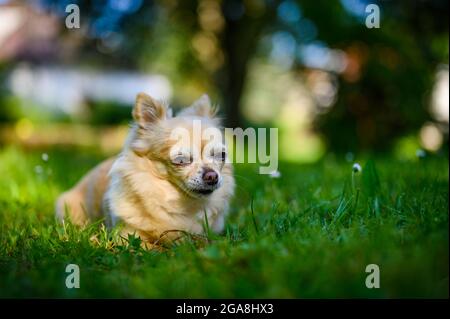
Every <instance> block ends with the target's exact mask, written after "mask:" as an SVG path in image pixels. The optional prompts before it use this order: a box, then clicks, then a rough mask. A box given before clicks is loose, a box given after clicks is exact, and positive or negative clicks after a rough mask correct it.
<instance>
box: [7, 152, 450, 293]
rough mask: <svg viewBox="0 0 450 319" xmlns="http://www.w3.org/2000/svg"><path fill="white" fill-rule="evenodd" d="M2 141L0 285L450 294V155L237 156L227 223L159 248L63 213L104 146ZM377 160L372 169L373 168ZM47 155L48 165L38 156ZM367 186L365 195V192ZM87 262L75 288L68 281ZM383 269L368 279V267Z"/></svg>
mask: <svg viewBox="0 0 450 319" xmlns="http://www.w3.org/2000/svg"><path fill="white" fill-rule="evenodd" d="M48 155H49V159H48V161H43V160H42V158H41V154H40V153H38V152H25V151H21V150H18V149H14V148H9V149H4V150H1V151H0V175H1V176H2V178H1V179H0V272H1V274H2V275H1V276H0V296H1V297H62V298H68V297H151V298H152V297H382V298H386V297H439V298H444V297H448V257H449V256H448V252H449V250H448V249H449V247H448V159H446V158H437V157H428V158H426V159H425V160H423V161H418V162H398V161H395V160H392V159H391V158H374V159H373V160H371V161H367V162H366V161H361V164H365V165H363V170H362V172H360V173H358V174H356V175H355V180H354V187H349V185H350V182H351V178H352V167H351V164H349V163H347V162H345V161H341V160H338V161H336V160H334V159H333V158H332V157H329V158H327V159H326V160H324V161H323V162H321V163H318V164H314V165H308V166H297V165H293V164H286V163H281V166H280V171H281V174H282V176H281V178H279V179H271V178H269V177H268V176H263V175H258V174H257V172H258V169H257V167H255V166H253V165H237V167H236V180H237V190H236V193H237V195H236V196H235V199H234V201H233V203H232V205H231V214H230V217H229V218H228V220H227V224H226V230H225V232H224V234H222V235H219V236H217V235H213V234H208V233H209V231H208V229H209V225H208V223H205V232H206V233H207V235H208V238H207V240H206V241H205V240H203V239H202V237H198V238H197V237H189V236H187V237H186V239H187V240H186V241H184V242H178V243H176V244H174V245H173V246H172V247H168V248H166V249H162V250H161V251H156V250H152V251H148V250H145V249H143V248H142V247H141V244H140V240H139V238H136V237H135V236H129V237H128V238H126V239H123V240H118V235H117V232H118V230H114V231H113V232H108V231H107V230H106V229H105V228H104V227H102V225H101V224H100V223H97V224H93V225H91V226H89V227H87V228H86V229H84V230H80V229H78V228H77V227H74V226H73V225H70V224H65V225H58V224H57V223H56V222H55V220H54V217H53V203H54V200H55V198H56V196H57V195H58V193H59V192H61V191H63V190H65V189H67V188H68V187H71V186H72V185H73V184H74V183H75V182H76V181H77V180H78V179H79V178H80V176H82V174H84V173H85V172H86V171H87V170H89V169H90V168H91V167H92V166H93V165H94V164H95V163H97V162H98V161H100V160H101V155H98V154H92V153H87V152H80V151H77V150H72V151H70V150H66V151H61V150H59V151H58V150H52V151H49V152H48ZM375 163H376V168H375ZM37 166H39V167H41V169H36V167H37ZM359 189H361V192H360V195H359V199H358V198H357V197H358V191H359ZM69 263H75V264H78V265H79V266H80V276H81V281H80V285H81V288H80V289H67V288H66V287H65V285H64V282H65V278H66V275H67V274H66V273H65V267H66V265H67V264H69ZM371 263H375V264H378V265H379V266H380V270H381V288H380V289H367V288H366V287H365V285H364V282H365V277H366V275H367V274H366V273H365V267H366V265H367V264H371Z"/></svg>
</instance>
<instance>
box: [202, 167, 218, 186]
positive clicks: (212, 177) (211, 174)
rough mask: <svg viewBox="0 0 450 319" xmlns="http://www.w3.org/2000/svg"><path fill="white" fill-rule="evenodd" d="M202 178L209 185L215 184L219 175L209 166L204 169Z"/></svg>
mask: <svg viewBox="0 0 450 319" xmlns="http://www.w3.org/2000/svg"><path fill="white" fill-rule="evenodd" d="M202 178H203V181H204V182H205V183H206V184H208V185H210V186H214V185H216V184H217V182H218V181H219V175H218V174H217V173H216V171H215V170H213V169H210V168H208V169H205V170H204V172H203V176H202Z"/></svg>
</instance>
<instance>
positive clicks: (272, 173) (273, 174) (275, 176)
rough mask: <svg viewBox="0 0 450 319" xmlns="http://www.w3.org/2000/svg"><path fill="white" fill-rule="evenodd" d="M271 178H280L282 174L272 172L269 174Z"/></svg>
mask: <svg viewBox="0 0 450 319" xmlns="http://www.w3.org/2000/svg"><path fill="white" fill-rule="evenodd" d="M269 176H270V178H280V177H281V173H280V171H272V172H270V174H269Z"/></svg>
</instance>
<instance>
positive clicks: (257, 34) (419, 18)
mask: <svg viewBox="0 0 450 319" xmlns="http://www.w3.org/2000/svg"><path fill="white" fill-rule="evenodd" d="M71 2H75V3H78V4H79V6H80V8H81V12H82V18H81V24H82V26H83V28H84V29H83V32H84V33H81V34H84V37H83V39H81V40H80V38H79V36H80V33H76V32H73V31H69V30H66V31H65V35H66V36H67V38H71V39H72V41H73V42H75V43H80V42H81V43H82V45H81V46H80V47H79V50H78V53H77V54H76V59H78V60H79V61H80V62H81V63H86V64H89V65H92V64H99V65H103V66H106V67H108V66H110V65H114V66H115V67H117V66H123V67H127V68H136V69H142V70H145V71H153V72H162V73H164V74H166V75H168V76H169V77H170V79H171V81H172V83H173V84H174V86H175V100H176V101H175V102H177V99H179V100H183V101H185V100H189V99H192V98H193V96H192V95H193V93H192V92H197V93H199V92H201V91H202V90H206V91H208V92H210V93H211V94H212V95H213V96H214V97H216V98H219V100H221V102H222V104H223V106H224V109H225V112H226V119H227V121H228V122H227V125H228V126H232V127H233V126H242V124H243V118H242V115H241V112H240V109H241V96H242V93H243V90H244V86H245V82H246V77H247V72H248V65H249V62H250V61H251V60H252V58H254V57H255V56H259V57H264V58H266V59H268V56H269V55H270V54H269V53H270V52H271V50H272V49H273V48H271V47H270V45H269V46H267V45H266V44H267V43H266V44H264V43H263V42H264V41H265V39H267V38H273V37H275V36H279V35H280V34H282V37H284V39H285V40H286V39H287V42H288V44H289V43H293V44H292V45H293V48H294V51H293V61H292V63H291V64H290V65H289V68H290V69H291V70H295V71H297V72H299V73H301V74H304V73H305V71H306V69H311V68H312V66H310V65H308V64H307V63H305V60H304V57H303V56H302V54H300V53H299V51H300V50H301V48H302V46H304V45H308V44H312V43H317V42H318V41H320V43H321V44H323V45H324V46H325V47H328V48H332V49H340V50H342V51H343V52H344V53H345V55H346V57H347V66H346V68H345V69H344V70H343V71H342V72H335V71H330V70H327V71H326V72H331V73H335V74H334V75H335V76H336V78H337V79H338V81H337V83H338V88H339V91H338V95H337V100H336V101H335V104H334V105H333V106H332V107H330V108H328V109H326V110H322V111H323V112H322V113H321V114H320V115H319V116H318V117H317V119H316V122H315V124H316V128H317V129H318V130H320V131H321V132H323V133H324V134H323V135H324V136H325V138H326V139H327V140H328V144H329V146H330V147H331V148H333V149H336V150H342V151H347V150H355V149H386V148H389V147H390V146H391V145H392V143H391V142H393V141H394V140H395V138H396V137H398V136H402V135H404V134H409V133H411V132H414V131H417V129H418V128H419V127H420V126H421V125H422V124H423V123H424V122H425V121H427V120H429V119H430V118H431V116H430V112H429V108H428V104H429V100H430V94H431V88H432V85H433V81H434V74H435V72H436V69H437V66H438V65H439V64H440V63H445V64H448V2H447V1H446V0H434V1H411V2H403V1H401V2H394V1H370V2H375V3H377V4H378V5H379V6H380V8H381V28H379V29H368V28H366V26H365V24H364V20H365V17H366V16H367V13H366V12H365V7H366V5H367V4H369V1H366V0H341V1H325V0H316V1H306V0H278V1H277V0H243V1H239V0H222V1H215V0H198V1H197V0H184V1H176V0H166V1H163V0H152V1H145V2H144V1H142V0H130V1H119V0H110V1H106V0H104V1H95V2H93V1H87V0H79V1H71ZM40 3H43V4H44V5H46V6H47V8H49V9H50V10H52V11H54V12H57V13H58V14H60V16H61V17H64V16H65V12H64V8H65V5H66V3H67V1H56V0H47V1H41V2H40ZM86 24H87V27H86ZM77 37H78V38H77ZM77 41H78V42H77ZM285 42H286V41H285ZM288 48H289V46H288ZM285 49H286V48H284V47H282V48H281V53H282V54H287V53H286V52H284V51H286V50H285Z"/></svg>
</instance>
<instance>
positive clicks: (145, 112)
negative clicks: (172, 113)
mask: <svg viewBox="0 0 450 319" xmlns="http://www.w3.org/2000/svg"><path fill="white" fill-rule="evenodd" d="M132 114H133V118H134V120H135V121H136V123H137V124H139V126H140V127H145V125H147V124H151V123H154V122H156V121H158V120H162V119H165V118H166V116H167V107H166V106H165V105H164V104H163V103H161V102H159V101H157V100H155V99H153V98H152V97H151V96H149V95H147V94H145V93H142V92H141V93H139V94H138V95H137V97H136V104H135V105H134V108H133V113H132Z"/></svg>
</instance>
